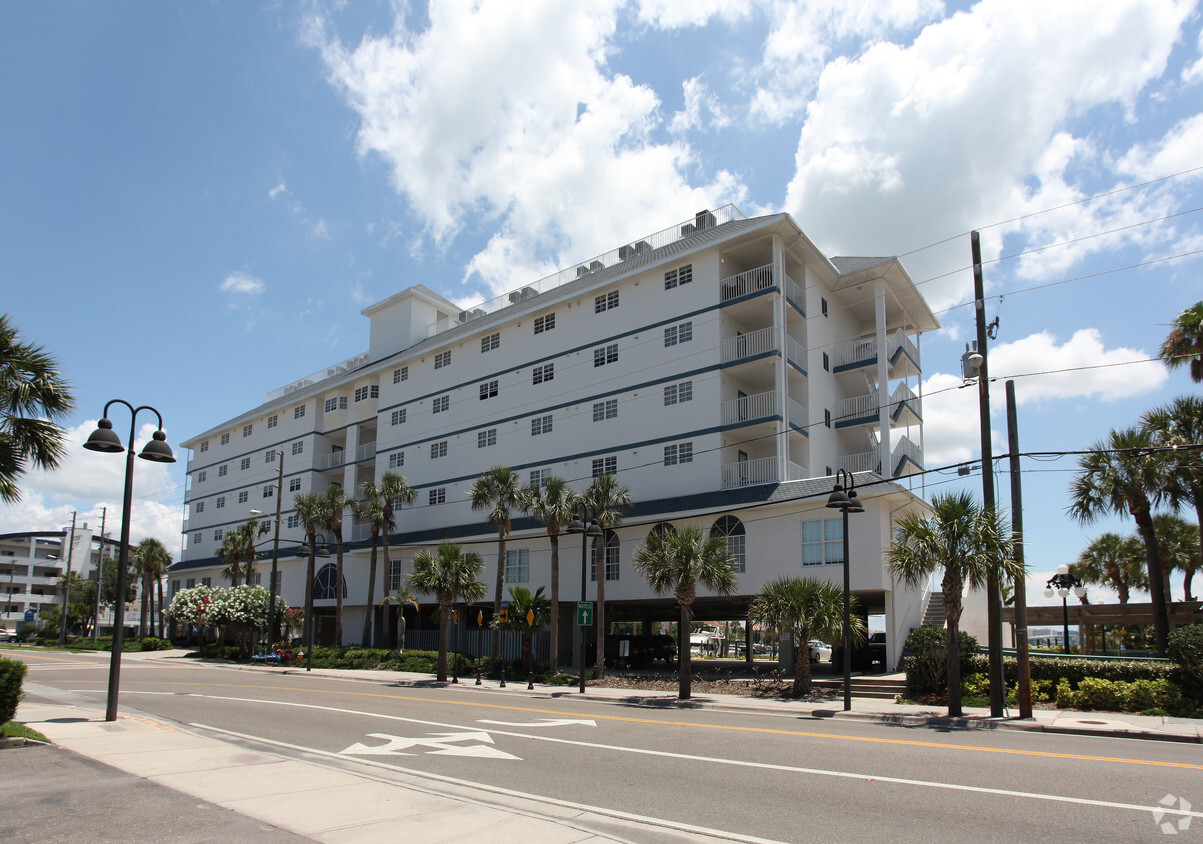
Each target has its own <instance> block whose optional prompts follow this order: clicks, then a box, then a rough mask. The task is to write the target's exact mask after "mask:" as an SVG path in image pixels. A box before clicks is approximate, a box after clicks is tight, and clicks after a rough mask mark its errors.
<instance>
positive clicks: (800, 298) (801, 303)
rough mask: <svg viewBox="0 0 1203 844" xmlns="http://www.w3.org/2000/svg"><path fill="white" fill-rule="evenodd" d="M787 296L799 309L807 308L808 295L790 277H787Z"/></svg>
mask: <svg viewBox="0 0 1203 844" xmlns="http://www.w3.org/2000/svg"><path fill="white" fill-rule="evenodd" d="M785 295H786V296H787V297H788V298H790V299H793V300H794V303H795V304H796V305H797V306H798V307H799V308H805V307H806V293H805V292H803V290H802V288H801V287H799V286H798V284H797V282H795V281H794V280H793V279H792V278H790V277H789V276H788V275H787V276H786V277H785Z"/></svg>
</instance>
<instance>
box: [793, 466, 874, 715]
mask: <svg viewBox="0 0 1203 844" xmlns="http://www.w3.org/2000/svg"><path fill="white" fill-rule="evenodd" d="M841 480H842V481H843V483H842V484H841V483H840V481H841ZM845 490H847V491H845ZM827 506H828V507H830V508H831V509H833V510H839V511H840V512H841V513H843V514H844V711H845V712H848V711H850V710H851V709H852V598H851V577H850V575H849V567H848V556H849V555H848V514H849V513H863V512H865V507H864V505H863V504H861V503H860V500H859V499H858V498H857V497H856V481H855V480H854V479H853V478H852V474H851V473H850V472H848V471H847V470H845V469H840V470H839V471H838V472H837V473H836V476H835V489H833V490H832V491H831V496H830V497H829V498H828V499H827ZM794 647H804V648H809V647H810V643H809V642H804V643H801V644H799V643H798V642H794Z"/></svg>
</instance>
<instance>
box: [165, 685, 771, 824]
mask: <svg viewBox="0 0 1203 844" xmlns="http://www.w3.org/2000/svg"><path fill="white" fill-rule="evenodd" d="M222 699H223V700H239V701H244V702H249V703H275V702H276V701H268V700H255V701H248V700H247V699H246V698H222ZM296 705H298V706H312V705H311V704H296ZM313 708H314V709H325V708H326V707H321V706H313ZM334 711H336V712H346V711H352V712H353V710H334ZM357 714H363V715H367V714H370V713H357ZM400 720H411V719H400ZM188 726H189V727H193V728H195V729H198V730H208V731H210V732H214V733H217V734H219V735H224V736H230V737H231V738H238V739H243V740H245V741H250V742H256V743H259V744H266V745H270V746H272V747H282V748H285V749H287V750H295V751H298V752H301V753H310V754H313V755H314V756H324V757H327V758H330V759H336V760H338V761H340V762H345V761H347V759H346V757H343V756H339V755H338V754H337V753H331V752H330V751H328V750H319V749H317V748H316V747H304V746H302V745H299V744H289V743H288V742H283V741H273V740H272V739H267V738H260V737H259V736H252V735H247V734H246V733H236V732H234V731H233V730H223V729H222V728H220V727H210V726H208V725H207V724H195V723H193V724H189V725H188ZM523 738H533V736H523ZM355 764H357V765H367V766H371V767H373V768H383V769H384V770H386V771H395V772H399V773H403V774H407V775H409V776H419V777H421V778H422V779H423V780H435V781H437V782H441V783H446V784H447V785H451V786H455V787H457V788H471V789H475V790H477V791H485V792H488V793H490V794H500V795H502V796H505V797H511V798H518V799H520V800H529V801H530V802H532V803H543V804H546V805H548V806H559V807H561V808H565V809H571V810H573V811H576V812H587V813H591V814H596V815H602V816H604V817H608V818H617V819H619V820H625V821H631V822H634V823H641V824H646V825H648V826H655V827H660V828H665V829H672V830H681V831H682V832H690V833H694V834H697V835H705V836H709V837H711V838H720V839H723V840H725V841H739V842H743V844H784V842H781V841H777V840H775V839H772V838H757V837H756V836H754V835H740V834H739V833H738V832H728V831H727V830H724V829H711V828H709V827H705V826H694V825H693V824H688V823H682V822H680V821H672V820H667V819H665V818H653V817H650V816H648V815H637V814H634V813H633V812H622V811H619V810H618V809H609V808H606V807H605V806H591V805H589V804H588V803H574V802H572V801H570V800H558V799H556V798H555V797H547V796H544V795H540V794H531V793H529V792H526V791H514V790H513V789H509V788H502V787H501V786H497V785H492V784H490V783H483V782H473V781H472V780H466V779H464V778H463V777H446V776H442V775H441V774H433V773H430V772H428V771H415V770H412V769H410V768H405V767H402V766H400V765H390V764H389V763H387V762H377V761H376V760H374V759H356V760H355ZM381 781H382V782H386V783H389V784H394V785H395V784H396V783H395V782H393V781H392V780H381ZM406 787H407V788H412V789H414V790H415V791H422V792H424V793H428V794H436V793H440V792H434V791H431V790H430V789H425V788H422V787H421V786H419V785H413V784H410V785H407V786H406ZM443 796H446V795H445V794H444V795H443ZM453 799H456V800H461V801H463V802H467V803H477V804H478V805H492V804H488V803H481V802H478V801H473V800H471V799H469V798H465V797H462V796H457V797H454V798H453ZM494 808H496V807H495V806H494ZM511 811H513V810H511ZM518 814H521V815H526V816H528V817H535V818H539V819H540V820H552V821H554V822H555V823H559V824H563V825H566V826H569V827H572V828H573V829H581V830H585V831H589V832H592V830H586V829H585V828H584V827H582V826H581V825H579V824H574V823H572V821H571V820H569V819H565V818H560V817H553V818H550V819H549V818H547V817H544V816H542V815H536V814H535V813H533V812H531V811H518Z"/></svg>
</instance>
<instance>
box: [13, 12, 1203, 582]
mask: <svg viewBox="0 0 1203 844" xmlns="http://www.w3.org/2000/svg"><path fill="white" fill-rule="evenodd" d="M0 28H2V29H3V31H4V32H6V33H7V34H8V38H7V39H6V48H5V50H4V51H3V52H2V53H0V72H2V73H3V78H4V79H5V80H6V82H5V83H4V85H3V87H2V88H0V113H2V114H3V115H4V118H5V126H6V131H5V132H4V133H2V134H0V162H2V163H0V277H2V278H3V289H4V301H3V307H4V309H5V311H7V312H9V313H10V314H11V315H12V317H13V318H14V319H15V321H16V322H17V324H18V325H19V326H20V328H21V330H22V332H23V334H24V335H25V336H26V337H27V338H29V339H32V340H35V341H37V342H40V343H43V344H45V345H46V346H47V347H48V348H49V349H50V350H51V351H53V352H54V354H55V355H57V357H58V359H59V361H60V363H61V365H62V368H63V370H64V371H65V373H66V375H67V377H68V378H69V379H70V380H71V381H72V383H73V384H74V387H75V391H76V395H77V398H78V409H77V411H76V413H75V414H74V415H73V417H72V418H71V419H70V420H69V425H70V427H71V428H72V431H73V436H74V437H75V440H76V442H79V441H82V439H83V438H84V437H86V436H87V433H88V432H90V431H91V429H92V428H93V427H94V425H95V420H96V419H97V418H98V417H99V415H100V412H101V409H102V408H103V406H104V403H105V401H107V400H108V399H110V398H123V399H127V400H129V401H131V402H133V403H134V404H149V405H153V406H155V407H156V408H158V409H159V410H160V411H161V412H162V413H163V417H164V423H165V427H166V430H167V433H168V437H169V441H170V442H172V443H178V442H179V441H181V440H182V439H185V438H187V437H189V436H191V435H193V434H196V433H199V432H200V431H203V430H205V429H207V428H209V427H211V426H213V425H215V424H218V423H220V422H221V421H222V420H225V419H227V418H229V417H231V416H233V415H235V414H237V413H239V412H242V411H244V410H246V409H248V408H251V407H254V406H255V405H257V404H259V403H260V402H262V401H263V400H264V397H265V395H266V393H267V392H268V391H270V390H272V389H275V388H277V387H279V386H282V385H283V384H285V383H288V382H290V381H292V380H295V379H296V378H299V377H301V376H303V375H305V374H307V373H309V372H312V371H315V370H318V369H321V368H324V367H325V366H327V365H329V364H331V363H334V362H336V361H341V360H343V359H346V358H349V357H352V356H354V355H356V354H358V353H360V352H362V351H363V350H365V349H366V347H367V321H366V319H365V318H363V317H362V316H361V315H360V314H359V311H360V309H362V308H363V307H364V306H366V305H367V304H370V303H372V302H375V301H378V300H380V299H383V298H385V297H387V296H389V295H391V294H393V293H395V292H396V291H398V290H400V289H402V288H404V287H406V286H409V285H411V284H416V283H421V284H425V285H426V286H428V287H430V288H432V289H434V290H437V291H438V292H440V293H442V294H443V295H445V296H448V297H449V298H452V299H454V300H456V301H462V302H465V303H468V302H472V301H479V300H480V299H484V298H491V297H492V296H494V295H497V294H498V293H500V292H503V291H505V290H509V289H512V288H515V287H517V286H520V285H521V284H523V283H525V282H527V281H529V280H531V279H535V278H540V277H542V276H544V275H546V274H548V273H549V272H550V271H552V270H554V269H556V268H559V267H563V266H567V265H570V264H572V263H574V262H576V261H579V260H581V259H583V258H586V257H589V256H592V255H594V254H597V253H600V252H602V251H605V250H607V249H610V248H613V247H614V246H615V245H616V244H619V243H624V242H629V241H630V240H632V239H634V238H635V237H637V236H639V235H642V234H646V233H649V232H652V231H656V230H658V229H661V228H663V227H665V226H667V225H670V224H671V223H673V222H675V221H678V220H681V219H685V218H687V217H691V216H692V215H693V213H694V212H695V211H697V210H698V209H700V208H705V207H716V206H719V205H723V204H726V203H734V204H736V205H737V206H738V207H739V208H740V209H741V210H742V211H743V213H744V214H746V215H748V216H753V215H755V214H761V213H770V212H776V211H787V212H789V213H790V214H792V215H793V216H794V218H795V219H796V220H797V221H798V223H799V224H800V225H801V226H802V228H803V230H804V231H806V232H807V234H808V235H809V236H810V237H811V238H812V239H813V240H814V241H815V242H816V243H818V244H819V246H820V247H821V248H822V249H824V251H825V252H827V254H829V255H888V254H897V255H902V256H903V260H904V263H905V265H906V266H907V268H908V269H909V271H910V273H911V275H912V277H913V278H914V279H915V281H916V282H918V283H919V284H920V289H921V290H922V291H923V292H924V294H925V295H926V296H927V297H928V299H929V301H930V302H931V304H932V307H933V309H934V310H935V311H936V312H937V314H938V316H939V318H940V320H941V322H942V323H943V325H944V326H945V327H944V328H943V329H942V330H941V331H940V332H938V333H936V334H933V335H929V336H927V337H925V338H924V342H923V361H924V390H925V393H926V394H927V399H926V401H925V406H924V410H925V418H926V421H927V425H926V428H925V438H926V448H927V462H928V465H929V467H935V466H940V465H945V464H948V463H953V462H956V461H960V460H966V459H970V458H972V457H973V456H975V455H976V453H977V437H978V434H977V419H976V404H975V396H974V395H973V391H972V390H967V389H957V385H959V383H960V378H959V374H958V372H959V359H960V355H961V352H962V351H963V350H964V343H965V341H966V339H968V338H971V337H972V336H973V325H972V319H973V310H972V307H967V306H966V303H967V302H969V301H970V299H971V298H972V278H971V274H970V272H969V271H968V266H969V239H968V236H967V232H969V231H970V230H972V229H979V230H980V231H981V232H982V245H983V250H984V253H985V257H986V260H987V261H988V263H987V265H986V268H985V275H986V283H987V294H988V296H989V297H990V299H989V301H988V303H987V314H988V316H989V318H991V319H993V318H994V317H995V316H997V317H998V318H999V329H998V337H997V340H996V341H995V344H994V345H993V346H992V347H991V359H990V360H991V373H992V375H994V376H996V377H998V378H999V379H1000V380H998V381H997V382H996V383H995V385H994V386H993V388H992V389H993V394H994V396H995V399H996V402H995V408H994V425H993V427H994V430H995V431H996V446H995V450H996V452H1002V451H1004V450H1005V448H1004V444H1005V430H1004V424H1003V419H1004V417H1003V411H1002V398H1003V384H1002V380H1001V379H1003V378H1006V377H1014V378H1016V386H1017V392H1018V396H1019V402H1020V407H1019V419H1020V437H1021V447H1022V448H1023V449H1024V450H1033V451H1059V450H1073V449H1080V448H1084V447H1088V446H1089V445H1090V444H1091V443H1092V442H1093V441H1095V440H1097V439H1099V438H1101V437H1103V436H1104V435H1105V434H1106V433H1107V431H1108V430H1110V429H1111V428H1115V427H1121V426H1126V425H1130V424H1133V423H1134V422H1135V421H1136V420H1137V419H1138V417H1139V415H1140V414H1141V413H1142V412H1143V411H1144V410H1146V409H1149V408H1151V407H1153V406H1156V405H1158V404H1161V403H1164V402H1166V401H1168V400H1170V399H1171V398H1172V397H1174V396H1175V395H1178V394H1182V393H1188V392H1190V391H1192V390H1193V389H1197V388H1195V387H1192V385H1191V384H1190V383H1189V380H1188V378H1187V376H1186V375H1185V373H1183V372H1181V371H1177V372H1174V373H1168V372H1166V370H1165V369H1164V367H1162V366H1161V365H1159V364H1156V363H1149V362H1147V361H1148V360H1149V359H1150V358H1152V357H1153V356H1154V354H1155V351H1156V348H1157V346H1158V344H1159V343H1160V341H1161V339H1162V338H1163V337H1164V335H1165V333H1166V330H1167V324H1168V323H1169V322H1170V321H1171V320H1172V319H1173V317H1174V315H1175V314H1177V313H1178V312H1179V311H1180V310H1181V309H1182V308H1184V307H1186V306H1187V305H1189V304H1191V303H1193V302H1195V301H1198V300H1199V299H1200V298H1203V273H1201V269H1203V261H1201V260H1200V256H1199V255H1198V254H1195V253H1198V252H1199V251H1200V250H1203V226H1201V223H1200V212H1199V209H1200V207H1203V152H1200V151H1201V150H1203V114H1201V111H1203V109H1201V108H1200V106H1201V104H1203V96H1201V93H1203V55H1201V54H1203V50H1201V41H1200V14H1199V9H1198V8H1197V5H1196V4H1195V3H1192V2H1170V0H1109V2H1107V3H1105V4H1099V3H1097V2H1076V1H1075V0H1065V2H1057V3H1047V2H1025V0H1005V2H1004V1H1003V0H984V1H983V2H981V3H978V4H974V5H969V4H959V5H954V4H941V3H938V2H931V0H896V2H883V3H864V4H846V3H842V2H834V1H833V0H832V1H831V2H818V3H809V4H794V3H788V2H779V1H778V0H747V1H746V2H736V1H735V0H722V1H721V2H720V0H688V1H687V2H676V0H645V2H637V0H636V2H611V1H610V0H596V2H580V3H562V2H556V0H548V2H541V1H540V0H528V1H527V2H523V3H522V4H514V3H510V2H504V0H503V1H502V2H497V1H496V0H480V1H479V2H474V3H436V4H430V5H429V6H428V5H426V4H423V3H417V2H414V3H397V4H390V3H384V2H378V3H363V2H357V3H353V4H338V3H329V4H326V3H314V2H310V3H298V4H292V3H278V4H248V3H239V2H232V0H231V2H190V3H184V2H164V3H155V4H148V3H138V4H135V3H56V4H16V3H9V4H4V5H3V6H0ZM1137 186H1139V187H1137ZM1125 268H1127V269H1125ZM1038 373H1044V374H1038ZM150 420H151V417H149V416H145V415H144V416H140V417H139V423H140V427H141V423H142V422H149V421H150ZM114 421H115V424H116V426H117V429H118V430H119V431H124V432H128V426H129V418H128V416H126V415H125V414H124V412H123V411H122V412H118V413H115V414H114ZM124 435H125V434H124V433H123V436H124ZM143 435H144V436H145V435H148V434H147V432H144V433H143ZM182 456H183V455H182V454H181V457H182ZM123 468H124V464H123V462H122V461H121V460H118V459H115V458H111V457H105V456H103V455H93V454H89V453H86V452H83V451H82V450H80V449H78V448H73V450H72V458H71V462H70V464H69V465H68V466H67V468H66V469H65V470H63V471H60V472H57V473H54V474H52V475H43V474H41V473H32V474H31V475H30V476H28V478H27V479H26V482H25V484H24V489H25V498H24V501H23V502H22V503H21V504H20V505H16V506H5V507H2V508H0V530H22V529H28V528H34V529H49V530H53V529H57V528H61V527H62V526H63V525H64V524H67V523H69V521H70V511H71V510H72V509H78V510H79V511H80V513H81V518H83V519H86V520H88V521H89V523H90V524H93V525H94V524H95V523H97V522H99V508H100V506H102V505H107V506H108V507H109V512H110V515H114V517H115V513H116V511H117V510H118V509H119V503H120V494H121V481H120V476H121V472H122V470H123ZM1073 468H1074V462H1073V460H1072V458H1064V459H1060V460H1048V461H1045V462H1036V461H1027V462H1025V464H1024V469H1025V473H1024V494H1025V502H1026V504H1027V506H1026V507H1025V522H1026V524H1027V527H1028V548H1027V556H1028V561H1029V564H1030V566H1031V568H1032V570H1033V575H1032V581H1033V584H1036V583H1037V582H1038V583H1039V585H1040V587H1041V588H1042V586H1043V580H1044V579H1046V578H1047V576H1048V574H1049V573H1050V572H1051V570H1052V569H1054V568H1055V567H1056V565H1057V564H1059V563H1061V562H1068V561H1072V559H1073V558H1075V557H1076V556H1077V554H1078V552H1079V551H1080V550H1081V549H1082V548H1083V547H1084V546H1085V545H1086V543H1087V542H1088V541H1089V540H1090V539H1091V538H1092V537H1094V536H1095V535H1097V534H1098V533H1099V532H1101V531H1102V530H1104V529H1108V528H1110V529H1118V530H1121V531H1130V530H1131V529H1132V525H1131V523H1130V522H1123V521H1118V520H1116V521H1113V522H1107V523H1104V524H1102V525H1099V526H1088V527H1080V526H1078V525H1076V524H1073V523H1072V522H1070V521H1068V520H1067V518H1066V517H1065V515H1064V507H1065V504H1066V488H1067V486H1068V483H1069V481H1070V479H1071V478H1072V474H1073ZM136 478H137V486H136V496H137V502H136V504H135V508H134V511H133V533H134V537H135V538H139V537H140V536H145V535H156V536H158V537H160V538H161V539H163V540H164V541H165V542H166V544H167V546H168V548H171V549H178V548H179V545H180V538H179V528H180V520H181V512H182V502H183V489H184V487H183V481H184V475H183V463H182V462H181V463H180V464H177V466H176V467H174V468H172V469H165V468H162V467H157V466H153V465H151V464H149V463H145V462H141V461H140V462H139V466H138V469H137V472H136ZM970 482H971V483H975V484H979V485H980V477H979V476H977V475H975V476H974V477H973V478H971V479H970ZM964 483H966V482H965V481H963V480H958V479H957V476H956V473H955V472H952V473H950V474H933V475H931V476H929V478H928V486H927V488H928V491H929V492H932V491H937V490H949V489H955V488H957V486H958V484H964ZM999 484H1000V486H999V490H1000V495H999V497H1000V500H1001V501H1007V500H1008V499H1009V487H1008V482H1007V478H1006V476H1005V475H1003V476H1001V477H1000V480H999ZM1176 586H1177V589H1179V590H1180V588H1181V586H1180V583H1178V584H1176Z"/></svg>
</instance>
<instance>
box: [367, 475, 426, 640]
mask: <svg viewBox="0 0 1203 844" xmlns="http://www.w3.org/2000/svg"><path fill="white" fill-rule="evenodd" d="M416 495H417V493H416V492H415V491H414V489H413V487H411V486H410V485H409V483H408V482H406V480H405V477H404V476H403V475H399V474H397V473H396V472H392V471H389V472H385V473H384V474H383V475H381V476H380V482H379V483H373V482H372V481H365V482H364V484H363V497H364V498H365V499H368V500H371V499H376V500H377V501H378V502H379V503H380V526H379V530H377V529H376V526H375V521H374V519H373V520H370V523H371V524H372V525H373V528H372V560H371V571H370V572H369V574H368V606H369V607H371V606H372V602H373V600H374V599H375V597H376V541H377V538H378V537H379V538H380V539H382V540H383V543H384V578H385V582H386V583H387V582H388V578H389V577H390V576H391V572H392V559H391V558H390V556H389V536H390V535H391V534H392V532H393V531H394V530H396V528H397V520H396V518H395V515H394V513H395V508H396V506H397V505H401V506H405V505H407V504H413V503H414V497H415V496H416ZM381 592H382V594H385V595H387V594H388V589H387V588H385V589H382V590H381ZM374 615H375V613H374V612H373V616H374ZM372 623H375V618H374V617H373V619H372ZM367 636H368V633H367V632H366V627H365V633H364V637H365V639H366V638H367ZM372 639H373V640H374V639H375V637H374V636H373V637H372Z"/></svg>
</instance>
